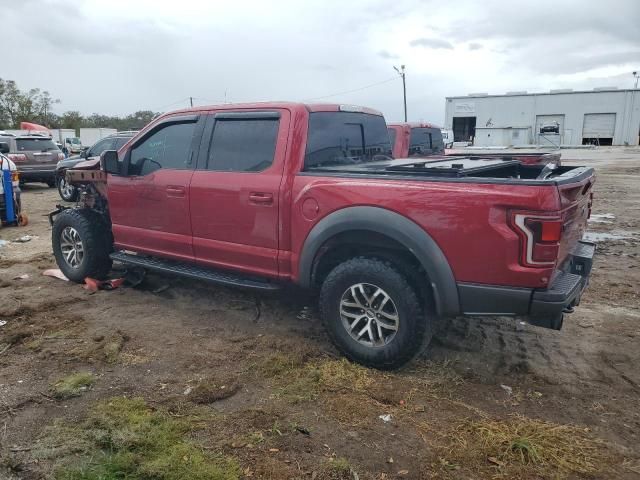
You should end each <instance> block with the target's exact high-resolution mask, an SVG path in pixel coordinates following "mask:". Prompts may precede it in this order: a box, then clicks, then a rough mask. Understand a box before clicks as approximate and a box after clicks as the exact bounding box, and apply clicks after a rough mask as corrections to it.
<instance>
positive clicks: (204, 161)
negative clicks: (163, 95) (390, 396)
mask: <svg viewBox="0 0 640 480" xmlns="http://www.w3.org/2000/svg"><path fill="white" fill-rule="evenodd" d="M390 155H391V144H390V143H389V135H388V134H387V126H386V124H385V121H384V118H383V117H382V115H381V114H380V113H378V112H376V111H374V110H370V109H367V108H361V107H347V106H340V105H305V104H298V103H256V104H241V105H223V106H216V107H199V108H193V109H187V110H180V111H176V112H172V113H168V114H165V115H163V116H161V117H159V118H157V119H155V120H153V121H152V122H151V123H150V124H149V125H148V126H147V127H145V129H144V130H143V131H141V132H140V133H139V134H138V135H136V136H135V137H134V138H133V139H132V140H131V141H130V142H129V143H128V144H127V145H125V146H124V147H123V148H122V149H120V151H119V152H115V151H106V152H104V153H103V154H102V156H101V158H100V160H96V161H93V162H85V163H84V164H79V165H77V166H76V167H75V168H73V169H70V170H69V171H68V173H67V175H68V177H69V179H70V181H72V182H73V183H75V184H78V185H81V188H83V190H84V193H83V195H82V199H83V201H82V203H81V204H80V205H77V206H76V207H75V208H66V209H59V210H57V211H55V212H52V213H51V215H50V218H51V219H52V225H53V230H52V246H53V252H54V254H55V258H56V261H57V263H58V265H59V267H60V269H61V270H62V271H63V272H64V274H65V275H66V276H67V277H68V278H69V279H70V280H73V281H75V282H83V281H84V279H85V278H86V277H93V278H104V277H105V276H106V275H107V274H108V272H109V271H110V268H111V264H112V261H117V262H122V263H124V264H127V265H130V266H137V267H142V268H145V269H149V270H156V271H160V272H163V273H164V274H170V275H182V276H187V277H190V278H195V279H202V280H208V281H212V282H217V283H219V284H223V285H231V286H236V287H246V288H253V289H258V290H266V291H273V290H277V289H279V288H281V287H282V286H283V285H286V284H294V285H297V286H298V287H301V288H303V289H308V290H311V291H316V292H318V299H319V312H320V316H321V318H322V321H323V323H324V326H325V327H326V330H327V332H328V334H329V337H330V338H331V339H332V340H333V342H334V343H335V344H336V346H337V347H338V349H339V350H340V351H341V352H343V353H344V354H345V355H346V356H347V357H348V358H350V359H352V360H355V361H358V362H361V363H363V364H365V365H369V366H373V367H377V368H394V367H398V366H400V365H402V364H404V363H406V362H408V361H409V360H411V359H412V358H413V357H414V356H416V355H417V354H419V353H420V352H421V351H422V350H423V349H424V348H425V347H426V345H427V344H428V343H429V340H430V338H431V335H432V332H433V330H434V321H435V318H436V317H444V318H451V317H455V316H458V315H482V316H505V315H508V316H518V317H521V318H522V319H525V320H527V321H528V322H529V323H531V324H533V325H538V326H542V327H547V328H553V329H560V328H561V326H562V323H563V318H564V313H566V312H570V311H572V310H573V307H574V306H575V305H577V304H578V303H579V301H580V297H581V295H582V293H583V291H584V289H585V287H586V285H587V283H588V280H589V275H590V270H591V265H592V259H593V256H594V251H595V246H594V244H592V243H588V242H584V241H582V240H581V238H582V235H583V232H584V230H585V227H586V224H587V218H588V217H589V214H590V211H591V204H592V196H593V195H592V187H593V184H594V181H595V177H594V170H593V169H592V168H587V167H556V166H555V165H547V166H539V165H535V166H528V165H523V164H521V163H520V162H518V161H515V160H502V159H499V158H494V159H465V158H454V159H447V158H443V159H441V160H440V161H438V162H435V163H431V162H425V161H424V160H420V159H403V160H394V159H391V158H390Z"/></svg>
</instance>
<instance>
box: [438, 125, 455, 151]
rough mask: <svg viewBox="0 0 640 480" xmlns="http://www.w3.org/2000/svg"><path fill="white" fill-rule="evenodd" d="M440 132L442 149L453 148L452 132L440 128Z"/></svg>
mask: <svg viewBox="0 0 640 480" xmlns="http://www.w3.org/2000/svg"><path fill="white" fill-rule="evenodd" d="M440 132H441V133H442V141H443V142H444V147H445V148H451V147H453V130H450V129H447V128H441V129H440Z"/></svg>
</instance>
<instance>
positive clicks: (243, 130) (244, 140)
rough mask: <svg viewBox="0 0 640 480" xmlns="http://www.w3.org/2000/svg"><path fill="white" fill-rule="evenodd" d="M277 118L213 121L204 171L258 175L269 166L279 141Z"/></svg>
mask: <svg viewBox="0 0 640 480" xmlns="http://www.w3.org/2000/svg"><path fill="white" fill-rule="evenodd" d="M279 125H280V121H279V120H277V119H275V118H274V119H263V118H255V119H252V118H243V119H224V118H223V119H216V120H215V124H214V128H213V136H212V138H211V146H210V149H209V158H208V161H207V170H214V171H218V172H260V171H262V170H265V169H267V168H269V167H270V166H271V164H272V163H273V158H274V155H275V151H276V143H277V140H278V127H279Z"/></svg>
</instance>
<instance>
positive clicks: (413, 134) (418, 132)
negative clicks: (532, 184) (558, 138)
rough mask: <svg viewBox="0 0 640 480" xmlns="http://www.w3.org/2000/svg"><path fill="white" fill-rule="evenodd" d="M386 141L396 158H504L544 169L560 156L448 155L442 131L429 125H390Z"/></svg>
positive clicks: (546, 154)
mask: <svg viewBox="0 0 640 480" xmlns="http://www.w3.org/2000/svg"><path fill="white" fill-rule="evenodd" d="M389 139H390V141H391V145H392V147H393V156H394V157H395V158H407V157H417V158H425V157H431V156H441V155H446V156H447V157H469V156H473V157H477V158H503V159H505V160H518V161H519V162H521V163H524V164H525V165H546V164H547V163H555V164H556V165H560V152H559V151H556V152H547V153H541V152H522V151H519V152H511V153H503V152H498V153H495V152H494V153H486V152H482V153H471V154H470V153H469V152H468V151H467V152H456V151H451V150H450V151H447V152H446V153H445V141H444V139H443V136H442V129H441V128H440V127H436V126H435V125H433V124H431V123H391V124H389Z"/></svg>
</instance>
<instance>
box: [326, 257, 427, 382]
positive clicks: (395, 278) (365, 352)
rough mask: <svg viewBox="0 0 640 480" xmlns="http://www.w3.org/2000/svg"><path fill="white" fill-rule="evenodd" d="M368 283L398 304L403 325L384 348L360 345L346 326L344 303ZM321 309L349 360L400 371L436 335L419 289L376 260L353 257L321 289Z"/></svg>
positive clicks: (337, 342) (333, 340)
mask: <svg viewBox="0 0 640 480" xmlns="http://www.w3.org/2000/svg"><path fill="white" fill-rule="evenodd" d="M358 283H368V284H371V285H375V286H377V287H379V288H381V289H383V290H384V291H385V292H386V293H387V294H388V295H389V296H390V297H391V299H392V301H393V303H394V304H395V306H396V308H397V311H398V317H399V319H400V320H399V323H398V329H397V332H396V334H395V337H394V338H392V339H391V341H390V342H389V343H388V344H386V345H384V346H377V347H374V346H366V345H362V344H361V343H359V342H357V341H356V340H355V339H354V338H353V337H352V336H351V335H350V334H349V332H348V331H347V329H346V328H345V327H344V326H343V323H342V319H341V314H340V308H341V307H340V302H341V299H342V296H343V294H344V293H345V291H346V290H347V289H349V287H351V286H352V285H355V284H358ZM319 310H320V316H321V318H322V322H323V324H324V326H325V329H326V331H327V333H328V335H329V338H330V339H331V340H332V342H333V343H334V344H335V345H336V347H337V348H338V350H340V352H341V353H342V354H344V355H345V356H346V357H347V358H348V359H350V360H352V361H355V362H358V363H361V364H363V365H366V366H369V367H373V368H378V369H382V370H389V369H395V368H399V367H401V366H402V365H404V364H406V363H407V362H409V361H411V360H412V359H413V358H415V357H416V356H417V355H419V354H420V353H422V352H423V351H424V349H425V348H426V346H427V345H428V344H429V341H430V340H431V337H432V336H433V329H434V324H435V319H434V318H433V317H432V315H431V314H430V313H425V312H428V311H430V310H432V309H428V308H424V307H423V305H422V304H421V302H420V300H419V297H418V295H417V294H416V291H415V289H414V288H413V287H412V286H411V283H410V282H409V281H408V276H406V275H403V274H402V273H400V271H398V270H397V269H396V268H395V267H394V266H393V265H391V264H390V263H387V262H384V261H381V260H378V259H373V258H361V257H358V258H352V259H350V260H347V261H345V262H344V263H341V264H340V265H338V266H337V267H335V268H334V269H333V270H332V271H331V272H330V273H329V275H328V276H327V277H326V279H325V280H324V282H323V283H322V286H321V288H320V298H319Z"/></svg>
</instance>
